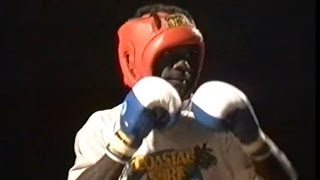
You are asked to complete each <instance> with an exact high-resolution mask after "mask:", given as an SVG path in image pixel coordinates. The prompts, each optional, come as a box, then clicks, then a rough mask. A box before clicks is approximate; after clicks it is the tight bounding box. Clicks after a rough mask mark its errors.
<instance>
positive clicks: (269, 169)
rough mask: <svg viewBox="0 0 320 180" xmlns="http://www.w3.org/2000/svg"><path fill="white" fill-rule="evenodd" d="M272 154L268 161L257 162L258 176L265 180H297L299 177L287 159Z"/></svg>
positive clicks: (255, 163)
mask: <svg viewBox="0 0 320 180" xmlns="http://www.w3.org/2000/svg"><path fill="white" fill-rule="evenodd" d="M281 156H282V155H279V154H275V153H272V154H270V155H269V156H268V157H267V158H266V159H264V160H261V161H255V162H254V165H255V168H256V172H257V174H258V175H259V176H260V177H262V178H263V179H265V180H296V179H297V175H296V172H295V170H294V169H293V168H292V166H291V165H289V164H290V162H289V161H288V160H287V158H284V157H281Z"/></svg>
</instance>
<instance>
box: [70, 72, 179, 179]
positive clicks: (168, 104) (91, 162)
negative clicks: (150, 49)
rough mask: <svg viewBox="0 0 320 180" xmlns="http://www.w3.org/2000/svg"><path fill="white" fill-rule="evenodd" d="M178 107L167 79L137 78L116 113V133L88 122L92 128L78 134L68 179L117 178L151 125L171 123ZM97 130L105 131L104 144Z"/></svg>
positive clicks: (177, 99) (177, 98) (150, 128)
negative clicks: (74, 155)
mask: <svg viewBox="0 0 320 180" xmlns="http://www.w3.org/2000/svg"><path fill="white" fill-rule="evenodd" d="M180 106H181V99H180V97H179V94H178V92H177V91H176V90H175V89H174V87H173V86H172V85H170V84H169V83H168V82H166V81H165V80H163V79H161V78H157V77H146V78H143V79H141V80H140V81H138V82H137V83H136V84H135V86H134V87H133V88H132V90H131V91H130V92H129V93H128V94H127V96H126V97H125V99H124V102H123V105H122V106H121V111H119V113H118V114H117V116H118V118H120V119H119V121H117V122H119V124H120V127H119V129H117V130H116V132H114V129H112V128H110V126H112V123H111V124H109V125H104V127H102V129H101V130H99V128H100V127H99V125H92V127H93V128H92V129H93V130H90V131H86V132H82V133H80V134H78V136H77V137H78V138H77V139H76V144H75V151H76V155H77V159H76V163H75V164H76V166H74V168H72V170H73V171H71V172H72V175H71V176H69V177H72V178H69V179H75V178H74V177H77V175H79V174H80V173H81V175H80V176H79V179H91V180H96V179H118V177H119V175H120V174H121V172H122V169H123V167H124V165H125V164H126V162H128V161H129V160H130V158H131V157H132V156H133V154H134V153H135V152H136V150H137V149H138V148H139V147H140V145H141V143H142V140H143V139H144V138H145V137H146V136H147V135H148V134H149V132H150V131H151V130H152V129H153V128H161V127H166V126H167V125H168V124H171V123H172V121H174V120H175V119H176V117H177V115H178V114H179V112H180ZM110 119H112V118H110ZM97 128H98V130H97ZM87 129H88V128H87ZM101 132H106V133H108V137H106V138H107V139H106V141H107V143H106V145H103V144H104V143H101V142H103V141H99V139H105V135H106V134H104V133H101ZM90 135H91V136H92V137H90ZM102 137H104V138H102ZM95 154H98V157H99V158H98V159H97V155H95ZM92 157H94V158H92ZM77 170H78V172H76V173H74V172H75V171H77ZM73 174H74V175H73Z"/></svg>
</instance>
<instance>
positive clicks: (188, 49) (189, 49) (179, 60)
mask: <svg viewBox="0 0 320 180" xmlns="http://www.w3.org/2000/svg"><path fill="white" fill-rule="evenodd" d="M199 55H200V51H199V48H198V46H195V45H185V46H179V47H176V48H172V49H170V50H166V51H164V52H163V53H162V54H161V55H160V56H159V58H158V59H157V60H156V63H155V66H154V75H155V76H159V77H161V78H163V79H165V80H167V81H168V82H169V83H170V84H171V85H173V86H174V87H175V88H176V90H177V91H178V93H179V95H180V97H181V98H182V99H186V98H188V97H187V96H189V94H190V91H191V90H192V88H193V87H194V85H195V84H196V81H197V79H198V77H197V76H198V69H199Z"/></svg>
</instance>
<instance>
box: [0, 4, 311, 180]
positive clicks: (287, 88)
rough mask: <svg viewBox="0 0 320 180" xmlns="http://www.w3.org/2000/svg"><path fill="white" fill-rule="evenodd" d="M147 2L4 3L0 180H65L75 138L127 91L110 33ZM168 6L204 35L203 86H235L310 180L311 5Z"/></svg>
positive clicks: (270, 133)
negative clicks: (211, 82) (187, 15)
mask: <svg viewBox="0 0 320 180" xmlns="http://www.w3.org/2000/svg"><path fill="white" fill-rule="evenodd" d="M8 2H9V1H8ZM144 2H148V3H151V2H153V1H127V2H125V1H115V0H109V1H107V0H96V1H85V0H72V1H63V0H50V1H40V0H38V1H10V3H6V2H3V1H2V5H1V6H0V8H1V11H0V13H1V17H2V19H3V20H2V26H1V28H2V30H4V33H1V36H2V37H1V62H3V63H4V65H1V74H2V75H1V78H2V79H3V81H2V82H4V83H1V95H2V98H1V99H2V100H1V102H2V103H1V104H2V105H1V111H2V112H4V115H3V116H2V118H1V122H4V126H2V127H3V129H4V130H3V131H1V134H2V135H1V156H2V158H3V160H2V167H5V169H3V168H2V170H1V171H2V172H4V173H5V177H4V179H66V175H67V171H68V169H69V168H70V166H71V165H72V163H73V160H74V154H73V140H74V136H75V134H76V132H77V130H78V129H79V128H80V127H81V126H82V125H83V124H84V123H85V121H86V120H87V118H88V116H89V115H90V114H91V113H92V112H94V111H96V110H100V109H105V108H110V107H112V106H114V105H116V104H118V103H119V102H121V99H122V98H123V96H124V95H125V93H126V92H125V90H124V89H123V86H122V84H121V83H119V82H120V81H121V76H120V74H119V69H118V64H117V61H116V60H117V58H116V48H117V47H116V42H117V37H116V36H115V35H116V30H117V28H118V27H119V26H120V24H121V23H122V22H123V21H125V20H126V19H127V18H128V17H130V16H131V15H132V14H133V12H134V10H135V9H136V8H137V7H139V6H140V5H142V4H144ZM162 2H170V1H162ZM171 2H172V1H171ZM174 2H175V4H177V5H180V6H182V7H184V8H186V9H188V10H190V12H191V13H192V14H193V15H194V18H195V20H196V22H197V24H198V27H199V28H200V29H201V30H202V32H203V34H204V37H205V40H206V45H207V46H206V48H207V52H206V62H205V65H204V71H203V73H202V79H201V81H202V82H203V81H206V80H208V79H218V80H223V81H227V82H229V83H232V84H234V85H236V86H238V87H239V88H241V89H242V90H243V91H244V92H245V93H246V94H247V95H248V97H249V98H250V99H251V101H252V104H253V105H254V107H255V110H256V113H257V115H258V117H259V119H260V121H261V125H262V127H263V129H264V130H265V131H266V132H267V133H268V134H269V135H270V136H271V137H272V138H273V139H274V141H275V142H276V143H277V144H278V145H279V147H280V148H282V149H283V150H284V151H285V152H286V153H287V155H288V157H289V158H290V159H291V160H292V162H293V164H294V165H295V166H296V168H297V170H298V173H299V174H300V177H301V179H314V178H315V177H314V172H315V171H314V163H315V160H314V157H315V156H314V154H315V147H314V141H315V138H314V136H315V133H314V132H315V131H314V124H315V114H314V113H315V110H314V108H315V49H314V48H315V46H314V43H315V24H314V21H315V2H314V1H313V0H305V1H303V0H282V1H276V0H269V1H256V0H242V1H231V0H225V1H220V0H213V1H212V2H210V3H211V4H209V1H208V2H206V1H182V0H180V1H174ZM1 179H2V178H1Z"/></svg>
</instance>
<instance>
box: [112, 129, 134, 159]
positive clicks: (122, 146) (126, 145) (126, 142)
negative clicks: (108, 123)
mask: <svg viewBox="0 0 320 180" xmlns="http://www.w3.org/2000/svg"><path fill="white" fill-rule="evenodd" d="M132 144H133V141H132V140H131V139H130V138H129V137H128V136H127V135H126V134H125V133H123V132H122V131H121V130H119V131H117V132H116V133H115V135H114V136H113V137H112V138H111V139H110V141H109V143H108V144H107V146H106V154H107V155H108V156H109V157H110V158H111V159H113V160H114V161H116V162H119V163H121V164H125V163H126V162H127V161H128V160H130V159H131V157H132V155H133V154H134V153H135V152H136V151H137V148H135V147H132Z"/></svg>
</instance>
